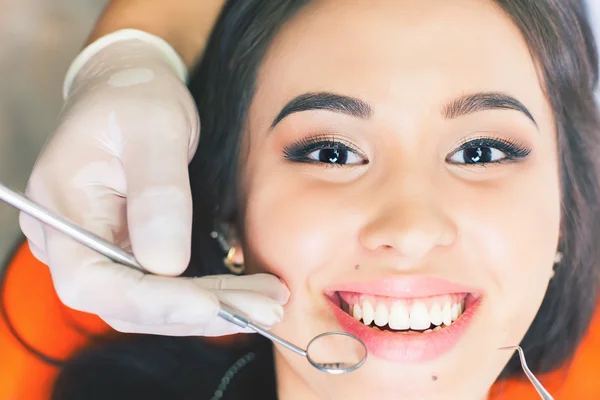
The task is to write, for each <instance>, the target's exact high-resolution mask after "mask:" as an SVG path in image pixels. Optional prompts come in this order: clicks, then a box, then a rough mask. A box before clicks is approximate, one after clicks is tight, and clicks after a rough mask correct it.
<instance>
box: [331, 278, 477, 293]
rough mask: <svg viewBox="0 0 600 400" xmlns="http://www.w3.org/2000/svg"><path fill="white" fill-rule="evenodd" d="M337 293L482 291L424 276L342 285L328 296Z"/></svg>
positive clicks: (333, 288)
mask: <svg viewBox="0 0 600 400" xmlns="http://www.w3.org/2000/svg"><path fill="white" fill-rule="evenodd" d="M335 292H355V293H362V294H370V295H375V296H388V297H398V298H415V297H430V296H439V295H443V294H450V293H471V294H474V295H478V294H480V293H481V290H479V289H477V288H473V287H468V286H465V285H461V284H458V283H454V282H450V281H447V280H445V279H440V278H432V277H423V276H391V277H390V276H387V277H385V278H383V279H382V278H380V279H377V280H374V281H370V282H354V283H342V284H339V285H334V286H331V287H328V288H327V289H326V290H325V293H326V294H327V295H331V294H333V293H335Z"/></svg>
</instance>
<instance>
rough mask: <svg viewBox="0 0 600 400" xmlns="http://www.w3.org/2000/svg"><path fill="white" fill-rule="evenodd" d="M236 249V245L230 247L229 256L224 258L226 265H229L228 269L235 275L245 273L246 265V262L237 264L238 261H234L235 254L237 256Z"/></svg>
mask: <svg viewBox="0 0 600 400" xmlns="http://www.w3.org/2000/svg"><path fill="white" fill-rule="evenodd" d="M235 251H236V248H235V247H233V246H232V247H230V248H229V251H227V256H226V257H225V258H224V259H223V263H224V264H225V267H227V269H228V270H229V271H230V272H231V273H232V274H235V275H241V274H243V273H244V270H245V269H246V268H245V265H244V264H237V263H236V262H234V261H233V260H234V256H235Z"/></svg>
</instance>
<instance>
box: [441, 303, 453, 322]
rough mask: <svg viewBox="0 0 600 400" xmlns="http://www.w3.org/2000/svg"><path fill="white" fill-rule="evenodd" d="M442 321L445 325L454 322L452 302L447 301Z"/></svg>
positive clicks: (443, 308)
mask: <svg viewBox="0 0 600 400" xmlns="http://www.w3.org/2000/svg"><path fill="white" fill-rule="evenodd" d="M442 322H443V323H444V324H445V325H450V324H451V323H452V309H451V307H450V302H448V301H447V302H446V303H445V304H444V307H442Z"/></svg>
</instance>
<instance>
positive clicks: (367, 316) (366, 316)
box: [362, 300, 375, 325]
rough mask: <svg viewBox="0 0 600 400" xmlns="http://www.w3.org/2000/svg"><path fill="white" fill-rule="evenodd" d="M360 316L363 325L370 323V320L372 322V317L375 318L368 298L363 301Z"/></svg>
mask: <svg viewBox="0 0 600 400" xmlns="http://www.w3.org/2000/svg"><path fill="white" fill-rule="evenodd" d="M362 318H363V324H365V325H371V322H373V319H374V318H375V310H374V309H373V306H372V305H371V303H370V302H369V300H365V301H364V302H363V306H362Z"/></svg>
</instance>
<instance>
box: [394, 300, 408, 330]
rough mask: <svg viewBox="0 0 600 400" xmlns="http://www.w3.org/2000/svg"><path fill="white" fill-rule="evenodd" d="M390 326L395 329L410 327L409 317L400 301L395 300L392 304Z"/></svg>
mask: <svg viewBox="0 0 600 400" xmlns="http://www.w3.org/2000/svg"><path fill="white" fill-rule="evenodd" d="M389 325H390V328H392V329H396V330H403V329H408V328H409V327H410V318H409V316H408V310H407V309H406V306H405V305H404V303H403V302H401V301H396V302H395V303H394V305H392V309H391V311H390V319H389Z"/></svg>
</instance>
